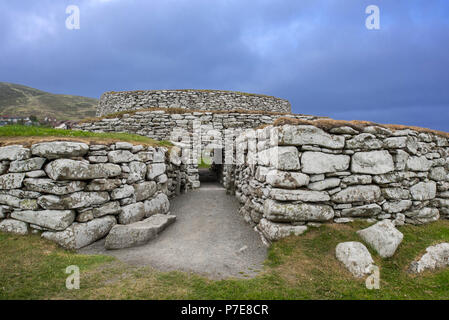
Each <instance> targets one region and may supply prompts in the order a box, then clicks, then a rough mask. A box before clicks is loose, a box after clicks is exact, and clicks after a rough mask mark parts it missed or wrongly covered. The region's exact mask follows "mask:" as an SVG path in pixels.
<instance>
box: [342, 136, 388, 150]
mask: <svg viewBox="0 0 449 320" xmlns="http://www.w3.org/2000/svg"><path fill="white" fill-rule="evenodd" d="M346 148H348V149H364V150H372V149H380V148H382V141H380V140H379V139H377V138H376V136H375V135H373V134H371V133H361V134H359V135H356V136H355V137H353V138H352V139H350V140H348V141H346Z"/></svg>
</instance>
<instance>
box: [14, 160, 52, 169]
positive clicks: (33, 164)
mask: <svg viewBox="0 0 449 320" xmlns="http://www.w3.org/2000/svg"><path fill="white" fill-rule="evenodd" d="M45 160H46V159H45V158H31V159H26V160H16V161H13V162H11V163H10V165H9V172H27V171H34V170H40V169H41V168H42V166H43V165H44V163H45Z"/></svg>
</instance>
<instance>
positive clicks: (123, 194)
mask: <svg viewBox="0 0 449 320" xmlns="http://www.w3.org/2000/svg"><path fill="white" fill-rule="evenodd" d="M133 194H134V188H133V187H132V186H130V185H128V184H125V185H123V186H121V187H120V188H117V189H114V190H112V192H111V198H112V199H114V200H118V199H124V198H128V197H131V196H132V195H133Z"/></svg>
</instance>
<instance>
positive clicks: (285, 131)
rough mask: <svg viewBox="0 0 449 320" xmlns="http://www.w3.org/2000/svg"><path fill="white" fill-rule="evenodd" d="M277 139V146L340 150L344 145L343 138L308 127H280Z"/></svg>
mask: <svg viewBox="0 0 449 320" xmlns="http://www.w3.org/2000/svg"><path fill="white" fill-rule="evenodd" d="M278 137H279V145H290V146H302V145H317V146H321V147H325V148H329V149H342V148H343V147H344V145H345V138H344V137H343V136H338V135H336V136H333V135H330V134H328V133H326V132H324V131H323V130H321V129H320V128H317V127H315V126H310V125H296V126H292V125H285V126H282V127H280V128H278Z"/></svg>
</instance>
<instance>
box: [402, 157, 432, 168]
mask: <svg viewBox="0 0 449 320" xmlns="http://www.w3.org/2000/svg"><path fill="white" fill-rule="evenodd" d="M431 167H432V161H429V160H427V158H426V157H424V156H421V157H410V158H408V160H407V169H408V170H411V171H429V170H430V168H431Z"/></svg>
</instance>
